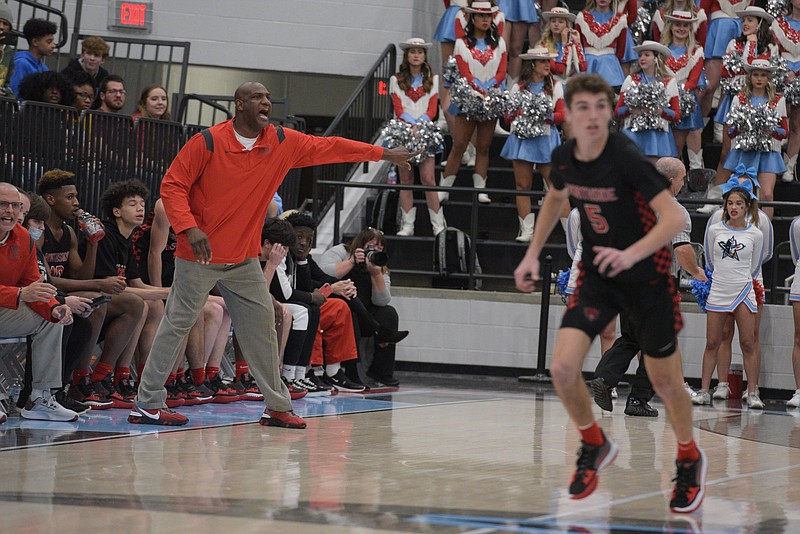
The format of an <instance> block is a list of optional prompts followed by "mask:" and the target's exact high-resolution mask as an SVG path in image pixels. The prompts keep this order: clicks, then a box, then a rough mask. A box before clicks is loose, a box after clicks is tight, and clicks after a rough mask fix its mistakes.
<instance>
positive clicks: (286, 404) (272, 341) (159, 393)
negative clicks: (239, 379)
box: [137, 258, 292, 412]
mask: <svg viewBox="0 0 800 534" xmlns="http://www.w3.org/2000/svg"><path fill="white" fill-rule="evenodd" d="M215 284H218V285H219V290H220V293H221V294H222V298H224V299H225V305H226V306H227V307H228V312H229V313H230V315H231V320H232V321H233V324H234V328H235V329H236V338H237V339H238V341H239V346H240V347H241V348H242V352H243V353H244V354H245V356H246V357H247V362H248V364H249V366H250V372H251V373H252V375H253V378H255V381H256V383H257V384H258V387H259V388H260V389H261V392H262V393H263V394H264V401H265V402H266V404H267V407H269V408H270V409H271V410H277V411H280V412H286V411H290V410H291V409H292V401H291V398H290V397H289V390H288V389H287V388H286V386H285V385H284V383H283V381H282V380H281V378H280V373H279V372H278V363H279V358H278V339H277V336H276V334H275V314H274V311H273V308H272V299H271V298H270V295H269V291H268V289H267V284H266V282H265V281H264V274H263V273H262V271H261V266H260V265H259V263H258V260H257V259H256V258H249V259H246V260H245V261H244V262H242V263H237V264H233V265H224V264H214V263H212V264H210V265H202V264H200V263H197V262H192V261H187V260H184V259H181V258H175V278H174V281H173V283H172V288H171V289H170V292H169V297H168V298H167V306H166V308H165V311H164V318H163V319H162V320H161V324H160V325H159V327H158V332H156V337H155V339H154V340H153V347H152V348H151V349H150V355H149V356H148V358H147V364H146V365H145V368H144V371H143V372H142V378H141V381H140V383H139V395H138V398H137V402H138V404H139V406H141V407H142V408H148V409H158V408H165V407H166V398H167V392H166V390H165V389H164V382H166V380H167V378H169V374H170V372H172V368H173V367H174V365H175V362H176V361H177V358H178V351H179V349H180V347H181V342H182V341H183V338H184V337H185V336H186V335H187V334H188V333H189V330H191V328H192V326H193V325H194V323H195V321H196V320H197V316H198V315H199V314H200V311H201V310H202V309H203V305H204V304H205V303H206V299H207V298H208V292H209V291H211V288H213V287H214V285H215Z"/></svg>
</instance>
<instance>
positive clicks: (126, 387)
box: [117, 378, 138, 402]
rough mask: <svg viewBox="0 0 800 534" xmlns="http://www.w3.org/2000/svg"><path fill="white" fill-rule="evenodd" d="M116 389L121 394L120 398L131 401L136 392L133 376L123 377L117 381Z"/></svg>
mask: <svg viewBox="0 0 800 534" xmlns="http://www.w3.org/2000/svg"><path fill="white" fill-rule="evenodd" d="M117 391H119V394H120V395H122V398H123V399H125V400H128V401H131V402H133V400H134V399H135V398H136V394H137V393H138V391H137V389H136V384H135V383H134V382H133V378H123V379H122V380H120V381H119V382H118V383H117Z"/></svg>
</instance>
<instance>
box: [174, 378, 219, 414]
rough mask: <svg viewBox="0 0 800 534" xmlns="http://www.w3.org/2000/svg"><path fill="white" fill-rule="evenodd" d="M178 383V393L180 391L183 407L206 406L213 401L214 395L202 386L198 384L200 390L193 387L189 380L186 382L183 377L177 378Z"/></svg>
mask: <svg viewBox="0 0 800 534" xmlns="http://www.w3.org/2000/svg"><path fill="white" fill-rule="evenodd" d="M177 381H178V391H180V393H181V396H182V397H183V400H184V404H183V405H184V406H196V405H198V404H206V403H209V402H211V401H212V400H213V399H214V394H213V393H212V392H211V391H209V390H208V388H206V387H205V385H204V384H200V387H201V388H202V390H201V389H200V388H198V387H196V386H195V385H194V383H192V381H191V380H187V379H186V376H185V375H182V376H179V377H178V378H177Z"/></svg>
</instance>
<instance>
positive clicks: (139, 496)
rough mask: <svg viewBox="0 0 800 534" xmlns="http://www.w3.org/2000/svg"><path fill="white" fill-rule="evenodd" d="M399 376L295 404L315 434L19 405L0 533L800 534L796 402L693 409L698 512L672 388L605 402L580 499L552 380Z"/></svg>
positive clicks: (4, 447)
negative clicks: (387, 387) (57, 415)
mask: <svg viewBox="0 0 800 534" xmlns="http://www.w3.org/2000/svg"><path fill="white" fill-rule="evenodd" d="M401 378H402V380H403V388H402V389H400V390H399V391H394V392H375V393H370V394H367V395H355V394H350V395H346V394H341V395H339V396H336V397H330V398H323V399H320V398H316V399H303V400H301V401H297V402H296V410H297V411H298V412H299V413H301V414H303V415H306V416H308V417H309V418H308V423H309V426H308V429H306V430H305V431H301V430H285V429H278V428H266V427H261V426H260V425H258V424H257V423H253V421H255V420H256V419H257V418H258V416H259V414H260V412H261V409H262V406H261V404H260V403H245V402H240V403H235V404H233V405H227V406H225V405H207V406H203V407H191V408H186V409H184V410H182V411H183V413H186V414H187V415H189V416H190V417H191V419H192V424H193V425H195V426H194V427H192V428H188V429H181V430H167V431H164V430H162V431H160V432H159V431H158V430H159V429H158V428H154V427H147V426H144V427H143V426H134V425H128V424H127V423H126V422H124V419H125V416H126V415H127V413H126V412H124V411H117V410H114V411H110V410H109V411H105V412H90V413H89V414H88V415H87V416H85V417H83V418H82V420H81V421H80V423H78V424H69V423H38V422H31V421H20V420H19V419H17V418H11V419H9V422H8V423H6V424H5V425H2V426H0V532H11V533H14V534H24V533H40V532H54V533H59V534H62V533H70V532H98V531H101V530H102V531H109V530H110V531H112V532H114V533H115V534H117V533H128V532H131V533H149V532H165V533H167V532H168V533H173V532H236V533H245V532H270V533H277V532H325V533H331V534H335V533H340V532H364V533H366V532H390V531H395V532H398V531H400V532H433V533H439V532H442V533H455V532H471V533H478V532H480V533H486V532H507V531H508V532H662V531H668V532H701V531H702V532H758V533H764V532H787V533H796V532H800V506H798V505H799V504H800V417H796V416H794V415H792V414H789V413H787V412H786V411H785V409H784V408H783V406H782V405H777V404H776V405H768V409H767V410H765V411H764V412H763V413H758V412H753V411H748V410H747V409H742V408H741V406H740V404H738V403H736V402H731V403H730V404H717V405H715V406H714V407H712V408H705V409H696V410H695V419H696V423H695V426H696V427H697V430H696V435H697V437H698V438H699V442H700V444H701V445H702V446H703V447H704V448H705V450H706V452H707V454H708V457H709V472H708V486H707V490H706V499H705V502H704V505H703V507H702V508H701V510H700V511H699V512H696V513H695V514H691V515H688V516H683V517H682V516H678V515H672V514H670V513H669V512H668V508H667V500H668V493H669V490H670V488H671V482H670V479H671V477H672V476H673V472H674V466H673V461H674V454H675V443H674V438H673V436H672V433H671V431H670V430H669V428H668V427H667V426H666V421H665V417H664V415H663V406H662V405H661V404H659V403H654V406H655V407H657V408H659V409H660V410H661V411H662V414H661V415H660V416H659V417H658V418H655V419H645V418H633V417H628V416H625V415H624V414H623V413H622V410H623V409H624V404H625V399H624V394H622V395H621V397H620V399H619V400H617V401H616V405H615V411H614V412H613V413H612V414H606V415H602V416H600V417H599V420H600V424H601V426H602V427H603V428H604V429H605V430H606V431H607V433H608V434H609V435H610V436H613V438H614V439H615V440H616V441H617V443H618V445H619V446H620V454H619V457H618V458H617V460H616V462H615V463H614V464H613V465H612V466H610V467H609V468H608V469H607V470H606V471H604V472H603V475H602V477H601V480H600V486H599V488H598V490H597V491H596V492H595V494H593V495H592V496H590V497H589V498H587V499H585V500H582V501H573V500H570V499H569V498H568V497H567V494H566V484H567V482H568V480H569V478H570V476H571V473H572V470H573V468H574V461H575V451H576V449H577V444H578V434H577V432H576V430H575V428H574V427H573V426H572V425H571V424H569V422H568V420H567V418H566V415H565V412H564V410H563V409H562V407H561V405H560V403H559V402H558V399H557V397H556V396H555V394H554V393H553V391H552V389H551V388H550V387H549V386H532V385H520V384H518V383H517V382H516V381H515V380H507V379H463V378H460V379H454V378H453V377H450V376H433V377H431V376H426V377H420V376H416V375H414V374H405V375H402V376H401ZM595 408H596V407H595ZM596 413H598V414H600V410H599V408H596ZM798 415H800V414H798Z"/></svg>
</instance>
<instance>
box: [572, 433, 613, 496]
mask: <svg viewBox="0 0 800 534" xmlns="http://www.w3.org/2000/svg"><path fill="white" fill-rule="evenodd" d="M600 432H601V433H602V434H603V444H602V445H589V444H588V443H586V442H585V441H581V448H580V450H579V451H578V463H577V466H576V468H575V475H574V476H573V477H572V482H571V483H570V485H569V494H570V496H571V497H572V498H573V499H583V498H584V497H588V496H589V495H591V494H592V492H593V491H594V490H595V488H597V480H598V474H599V473H600V471H601V470H602V469H603V468H605V467H607V466H608V465H609V464H611V462H613V461H614V459H615V458H616V457H617V444H616V443H614V442H613V441H611V440H610V439H608V438H607V437H606V435H605V433H603V431H602V430H601V431H600Z"/></svg>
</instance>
